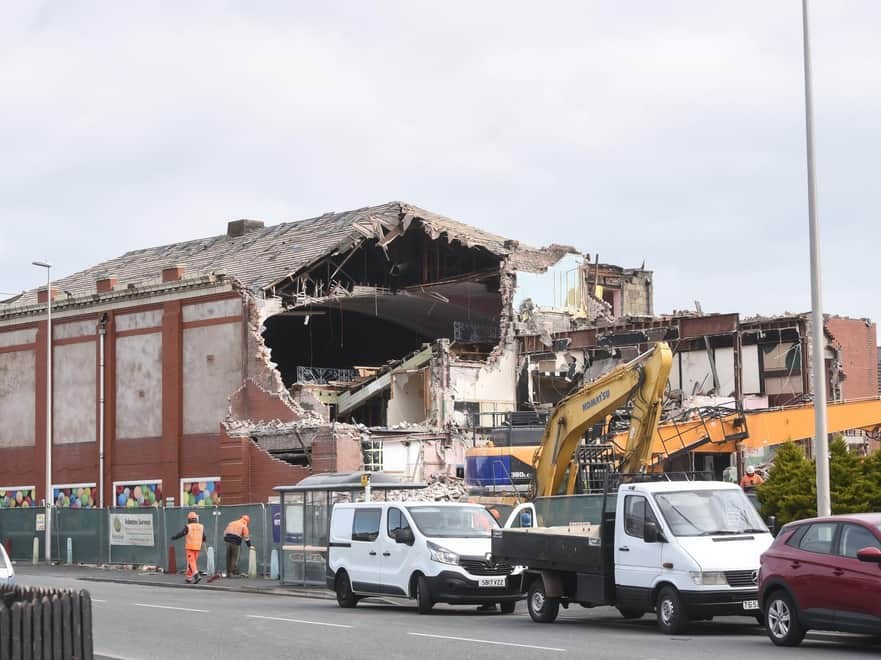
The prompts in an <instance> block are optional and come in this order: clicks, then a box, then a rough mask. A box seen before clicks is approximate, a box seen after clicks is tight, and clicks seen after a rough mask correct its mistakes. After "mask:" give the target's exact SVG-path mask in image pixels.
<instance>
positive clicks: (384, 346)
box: [263, 307, 433, 387]
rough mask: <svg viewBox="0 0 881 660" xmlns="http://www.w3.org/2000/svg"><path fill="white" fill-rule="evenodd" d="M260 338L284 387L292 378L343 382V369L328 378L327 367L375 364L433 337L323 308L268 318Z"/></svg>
mask: <svg viewBox="0 0 881 660" xmlns="http://www.w3.org/2000/svg"><path fill="white" fill-rule="evenodd" d="M307 313H308V316H306V314H307ZM307 318H308V322H306V320H307ZM263 338H264V339H265V341H266V344H267V346H269V348H270V350H271V351H272V361H273V362H275V363H276V364H277V365H278V370H279V371H280V372H281V377H282V380H283V381H284V383H285V385H287V386H288V387H290V386H291V385H292V384H293V383H295V382H298V381H299V382H314V381H321V380H345V376H346V374H345V373H340V374H337V375H338V376H341V377H339V378H334V377H333V376H334V374H333V373H332V372H331V371H330V370H332V369H338V370H343V371H345V370H350V369H352V368H353V367H356V366H358V367H369V366H376V367H379V366H382V365H383V364H385V363H386V362H388V361H389V360H394V359H397V358H400V357H402V356H404V355H406V354H407V353H410V352H411V351H413V350H415V349H417V348H419V346H421V345H422V344H423V343H424V342H428V341H431V339H432V338H433V337H431V336H429V335H427V334H425V333H423V332H419V331H414V330H411V329H408V328H405V327H403V326H402V325H400V324H398V323H395V322H394V321H392V320H388V319H385V318H381V317H377V316H370V315H368V314H362V313H359V312H347V311H341V310H339V309H338V308H333V307H327V308H321V309H311V310H309V312H305V311H304V312H300V311H297V312H296V315H284V314H282V315H279V316H273V317H271V318H269V319H267V321H266V331H265V332H264V333H263ZM304 369H308V370H310V372H311V373H306V372H304Z"/></svg>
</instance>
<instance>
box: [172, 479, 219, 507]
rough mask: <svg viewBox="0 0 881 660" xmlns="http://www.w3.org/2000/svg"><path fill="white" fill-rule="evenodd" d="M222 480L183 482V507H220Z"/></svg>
mask: <svg viewBox="0 0 881 660" xmlns="http://www.w3.org/2000/svg"><path fill="white" fill-rule="evenodd" d="M219 505H220V480H219V479H217V480H214V481H206V480H202V481H183V483H182V486H181V506H219Z"/></svg>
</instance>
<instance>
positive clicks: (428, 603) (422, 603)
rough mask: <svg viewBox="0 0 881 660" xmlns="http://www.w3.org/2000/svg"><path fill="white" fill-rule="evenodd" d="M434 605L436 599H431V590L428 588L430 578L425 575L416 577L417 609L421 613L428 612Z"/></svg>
mask: <svg viewBox="0 0 881 660" xmlns="http://www.w3.org/2000/svg"><path fill="white" fill-rule="evenodd" d="M432 607H434V601H432V600H431V590H430V589H429V588H428V580H426V579H425V576H424V575H420V576H419V577H418V578H416V609H417V610H418V611H419V614H428V613H429V612H431V608H432Z"/></svg>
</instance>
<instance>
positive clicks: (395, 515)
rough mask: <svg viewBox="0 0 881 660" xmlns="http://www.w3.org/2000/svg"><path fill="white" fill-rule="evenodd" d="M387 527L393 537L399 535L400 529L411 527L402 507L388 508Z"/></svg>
mask: <svg viewBox="0 0 881 660" xmlns="http://www.w3.org/2000/svg"><path fill="white" fill-rule="evenodd" d="M386 529H387V530H388V531H387V533H388V537H389V538H390V539H393V538H396V537H397V533H398V530H400V529H410V523H408V522H407V519H406V518H405V517H404V514H403V513H401V510H400V509H395V508H390V509H389V510H388V522H387V523H386Z"/></svg>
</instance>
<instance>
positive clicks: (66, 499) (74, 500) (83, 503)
mask: <svg viewBox="0 0 881 660" xmlns="http://www.w3.org/2000/svg"><path fill="white" fill-rule="evenodd" d="M95 497H97V493H96V492H95V484H85V485H80V486H53V487H52V501H53V502H55V506H57V507H69V508H71V509H91V508H93V507H95V506H97V504H96V503H95Z"/></svg>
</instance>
